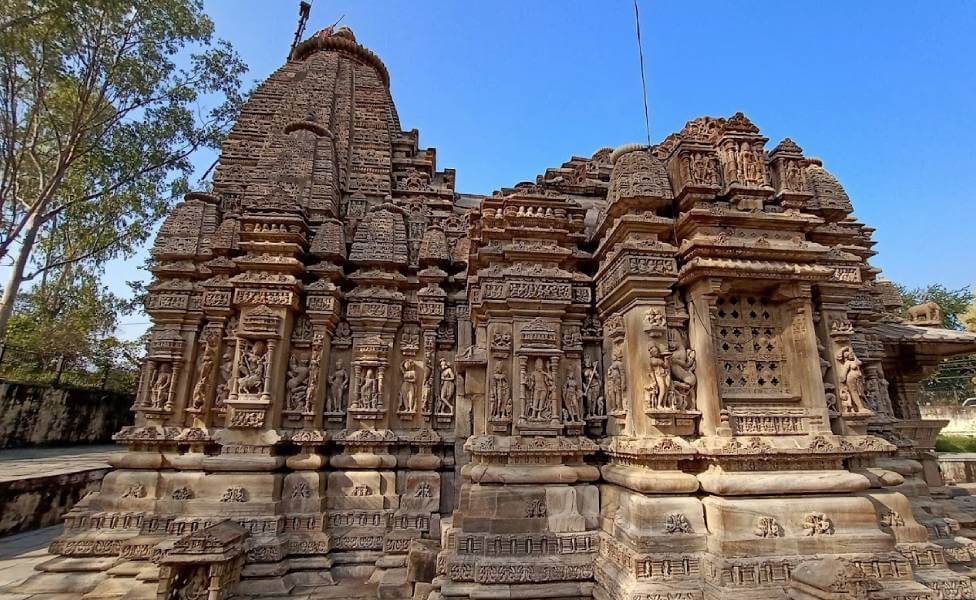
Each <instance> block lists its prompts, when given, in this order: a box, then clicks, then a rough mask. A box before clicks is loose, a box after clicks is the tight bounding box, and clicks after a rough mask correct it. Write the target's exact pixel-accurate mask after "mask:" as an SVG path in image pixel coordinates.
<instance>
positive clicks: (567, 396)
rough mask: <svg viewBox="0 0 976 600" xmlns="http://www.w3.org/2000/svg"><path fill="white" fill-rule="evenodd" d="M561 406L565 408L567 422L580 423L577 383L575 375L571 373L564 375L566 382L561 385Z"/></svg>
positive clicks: (580, 414) (581, 414)
mask: <svg viewBox="0 0 976 600" xmlns="http://www.w3.org/2000/svg"><path fill="white" fill-rule="evenodd" d="M563 407H564V408H565V410H566V416H567V417H568V418H567V419H566V420H567V421H568V422H570V423H580V422H582V421H583V410H582V407H581V406H580V389H579V384H578V383H577V382H576V375H574V374H573V373H570V374H569V375H567V376H566V383H565V384H564V385H563Z"/></svg>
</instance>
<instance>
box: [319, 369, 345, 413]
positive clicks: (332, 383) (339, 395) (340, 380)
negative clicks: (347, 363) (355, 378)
mask: <svg viewBox="0 0 976 600" xmlns="http://www.w3.org/2000/svg"><path fill="white" fill-rule="evenodd" d="M348 386H349V374H348V373H347V372H346V369H345V367H343V366H342V361H341V360H338V361H336V368H335V371H334V372H333V373H332V375H330V376H329V404H328V406H327V407H326V410H325V412H330V413H340V412H342V409H343V406H344V405H345V396H346V388H347V387H348Z"/></svg>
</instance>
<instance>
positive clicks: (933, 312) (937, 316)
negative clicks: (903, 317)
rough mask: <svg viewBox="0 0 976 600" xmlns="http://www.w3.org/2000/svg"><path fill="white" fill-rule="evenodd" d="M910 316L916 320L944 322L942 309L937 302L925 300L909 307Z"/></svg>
mask: <svg viewBox="0 0 976 600" xmlns="http://www.w3.org/2000/svg"><path fill="white" fill-rule="evenodd" d="M908 316H909V317H911V318H912V321H916V322H923V321H924V322H931V323H941V322H942V309H941V308H939V305H938V304H936V303H935V302H932V301H929V302H923V303H922V304H917V305H915V306H912V307H910V308H909V309H908Z"/></svg>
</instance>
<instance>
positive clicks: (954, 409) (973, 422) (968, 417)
mask: <svg viewBox="0 0 976 600" xmlns="http://www.w3.org/2000/svg"><path fill="white" fill-rule="evenodd" d="M919 410H920V411H921V412H922V418H923V419H937V420H941V419H947V420H948V421H949V424H948V425H946V426H945V427H944V428H943V429H942V432H941V433H942V435H970V436H976V406H960V405H929V406H924V405H923V406H919Z"/></svg>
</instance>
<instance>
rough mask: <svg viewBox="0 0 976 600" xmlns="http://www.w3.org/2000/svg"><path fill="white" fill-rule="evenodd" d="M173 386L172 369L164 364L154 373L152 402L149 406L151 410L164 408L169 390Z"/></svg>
mask: <svg viewBox="0 0 976 600" xmlns="http://www.w3.org/2000/svg"><path fill="white" fill-rule="evenodd" d="M172 384H173V368H172V367H171V366H169V364H164V365H163V366H161V367H159V370H158V371H156V379H155V380H153V385H152V390H151V391H152V400H151V402H150V406H152V407H153V408H166V404H167V403H168V400H169V388H170V386H171V385H172Z"/></svg>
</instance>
